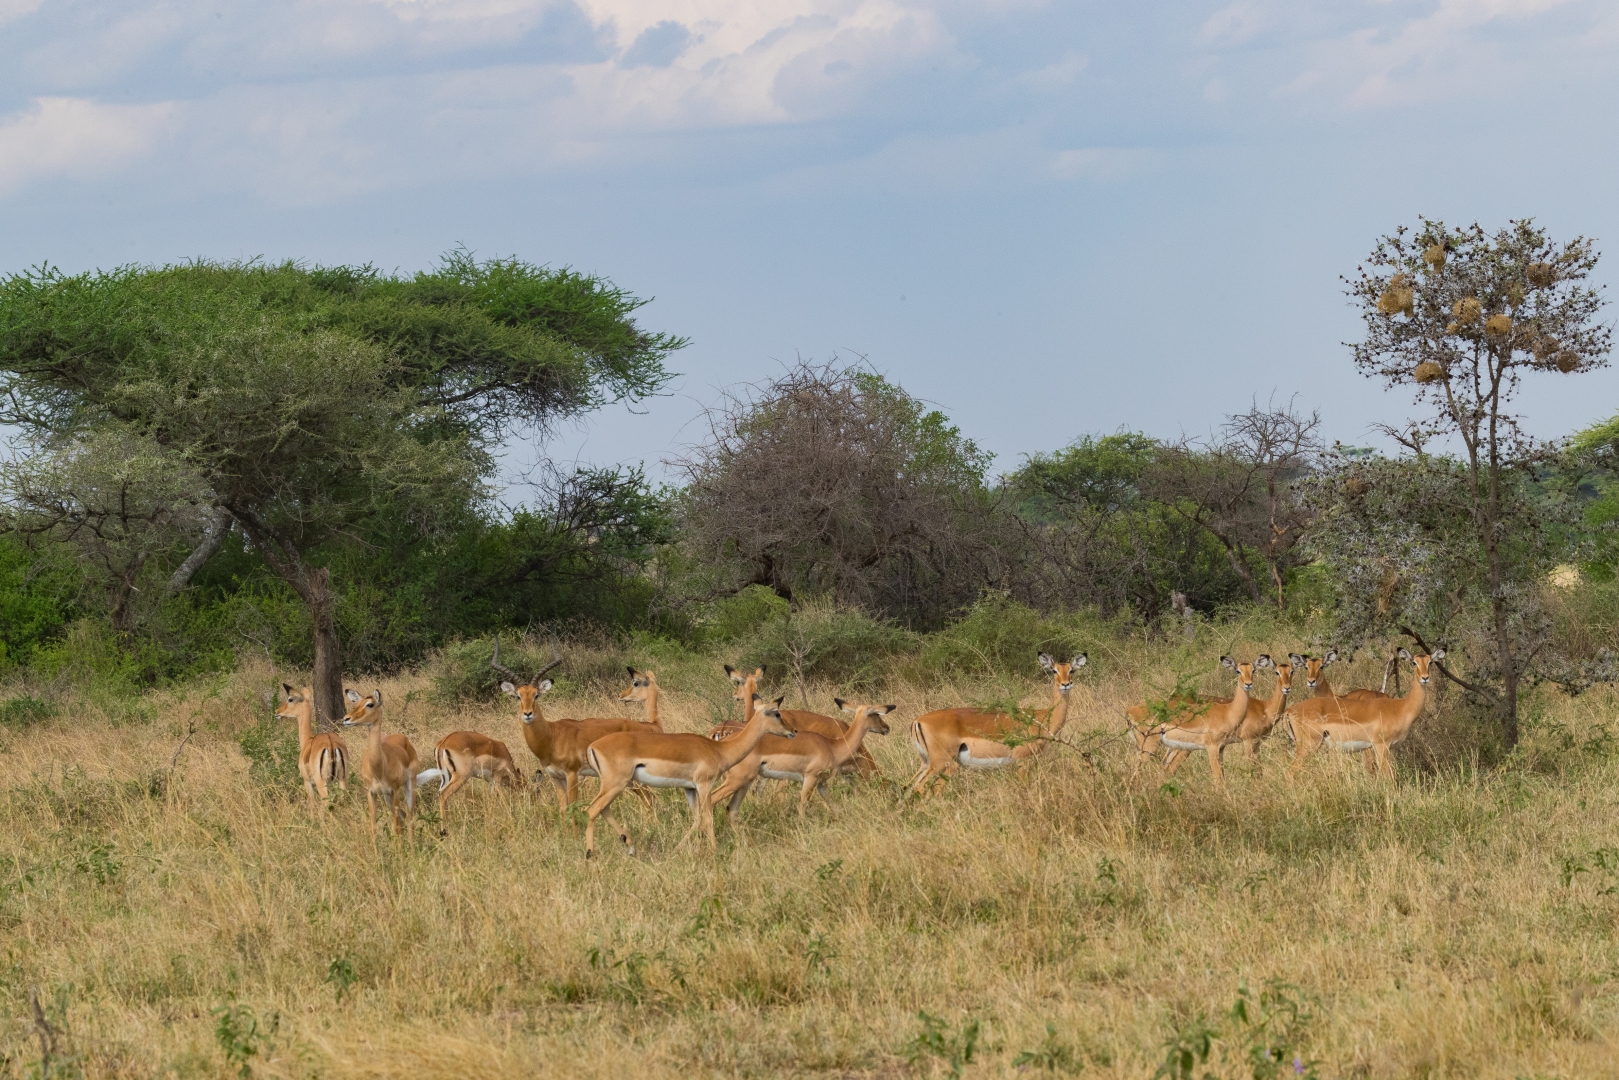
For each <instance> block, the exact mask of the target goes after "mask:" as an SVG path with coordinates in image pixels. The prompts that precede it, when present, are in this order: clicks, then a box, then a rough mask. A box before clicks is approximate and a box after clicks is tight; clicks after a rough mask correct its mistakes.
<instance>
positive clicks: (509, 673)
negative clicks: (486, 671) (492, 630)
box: [489, 634, 550, 685]
mask: <svg viewBox="0 0 1619 1080" xmlns="http://www.w3.org/2000/svg"><path fill="white" fill-rule="evenodd" d="M489 666H490V667H492V668H494V669H495V670H496V671H498V672H500V673H501V674H502V675H504V676H506V677H507V678H508V679H510V680H511V681H512V682H514V683H517V684H519V685H522V682H523V677H522V676H521V675H519V674H517V672H515V671H513V670H512V669H511V668H509V667H502V666H501V663H500V635H499V634H496V635H495V658H494V659H493V660H491V661H489ZM546 670H548V671H549V670H550V669H549V668H547V669H546Z"/></svg>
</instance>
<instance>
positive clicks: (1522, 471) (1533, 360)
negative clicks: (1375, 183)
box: [1346, 219, 1612, 746]
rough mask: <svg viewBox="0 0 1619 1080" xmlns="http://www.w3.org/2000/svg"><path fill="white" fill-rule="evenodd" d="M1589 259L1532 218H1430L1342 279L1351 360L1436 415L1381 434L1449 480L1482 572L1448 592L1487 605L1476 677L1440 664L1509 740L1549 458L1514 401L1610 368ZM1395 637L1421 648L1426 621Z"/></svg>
mask: <svg viewBox="0 0 1619 1080" xmlns="http://www.w3.org/2000/svg"><path fill="white" fill-rule="evenodd" d="M1596 262H1597V253H1596V250H1595V248H1594V247H1593V245H1592V243H1591V241H1589V240H1587V239H1585V238H1584V237H1576V238H1575V239H1573V240H1571V241H1568V242H1567V243H1563V244H1558V243H1556V242H1555V241H1553V240H1552V239H1551V238H1550V237H1549V236H1548V235H1547V234H1546V232H1545V230H1543V229H1541V228H1539V227H1537V226H1536V225H1535V224H1534V223H1533V222H1531V221H1527V220H1525V221H1514V222H1511V223H1510V224H1509V225H1508V226H1507V227H1506V228H1504V229H1500V230H1498V231H1496V232H1494V233H1487V232H1486V231H1485V230H1484V229H1483V228H1482V227H1480V226H1479V225H1477V224H1473V225H1471V226H1467V227H1464V228H1451V227H1449V226H1447V225H1445V224H1444V223H1443V222H1440V221H1429V220H1426V219H1424V220H1422V221H1421V222H1420V225H1419V227H1418V228H1416V229H1415V230H1409V229H1406V228H1404V227H1402V228H1400V229H1399V230H1397V231H1396V232H1395V233H1393V234H1392V235H1389V236H1385V237H1383V238H1382V239H1381V240H1379V241H1378V243H1377V246H1376V247H1375V248H1374V249H1373V251H1372V253H1371V255H1370V256H1369V257H1368V259H1367V260H1366V263H1365V264H1364V265H1362V266H1361V267H1360V268H1359V270H1358V272H1357V274H1356V275H1355V277H1353V278H1350V279H1346V285H1347V291H1348V294H1349V296H1350V299H1351V301H1352V302H1353V303H1355V304H1356V306H1358V307H1359V308H1360V309H1361V314H1362V318H1363V321H1364V324H1365V338H1364V340H1362V341H1360V342H1357V343H1354V344H1352V346H1351V348H1352V349H1353V350H1354V360H1355V366H1356V367H1357V368H1358V369H1359V370H1360V372H1361V374H1363V375H1365V376H1367V377H1368V378H1374V379H1381V380H1382V381H1383V383H1384V385H1385V386H1386V387H1388V388H1390V389H1395V388H1399V389H1405V390H1408V391H1410V392H1412V393H1413V394H1414V396H1415V398H1416V400H1417V401H1418V403H1420V404H1424V405H1427V406H1429V407H1430V409H1431V412H1429V413H1428V415H1427V416H1425V417H1420V418H1418V419H1417V420H1416V421H1414V422H1413V423H1411V424H1409V425H1401V426H1392V425H1390V426H1385V427H1384V429H1383V430H1384V431H1385V432H1386V433H1387V434H1388V435H1390V436H1391V437H1392V438H1394V439H1396V440H1397V441H1399V442H1401V443H1402V444H1403V445H1405V446H1406V447H1407V449H1409V450H1410V451H1411V452H1412V454H1413V460H1414V461H1415V462H1416V463H1417V464H1418V465H1419V466H1421V465H1423V463H1426V467H1427V469H1428V470H1430V471H1432V470H1438V471H1440V472H1444V473H1447V474H1451V475H1450V477H1449V479H1450V483H1449V484H1448V485H1441V486H1448V487H1449V488H1450V490H1453V491H1454V492H1455V493H1456V494H1455V498H1456V499H1459V501H1460V502H1459V507H1458V509H1459V511H1460V512H1461V514H1462V520H1463V522H1464V523H1465V526H1466V529H1467V533H1468V537H1467V540H1468V542H1467V545H1466V546H1467V547H1469V548H1471V549H1472V550H1473V551H1474V552H1475V553H1476V561H1475V565H1476V566H1477V568H1478V574H1477V576H1476V578H1475V579H1474V580H1473V581H1472V582H1471V583H1470V582H1469V581H1468V580H1467V579H1465V578H1464V579H1463V580H1461V581H1458V582H1456V583H1455V585H1454V588H1456V589H1459V590H1461V591H1460V592H1458V593H1456V603H1457V604H1461V603H1463V602H1474V603H1477V604H1478V605H1480V606H1481V607H1482V614H1483V623H1484V632H1483V634H1482V638H1481V641H1480V646H1479V648H1478V649H1475V650H1470V652H1469V655H1468V660H1469V663H1470V664H1471V665H1472V666H1473V671H1472V672H1470V675H1471V676H1472V677H1470V678H1468V679H1465V680H1464V679H1462V678H1460V677H1458V676H1457V675H1456V674H1455V673H1454V672H1452V671H1451V670H1450V668H1449V667H1447V666H1445V665H1438V667H1439V670H1440V671H1441V673H1442V674H1444V675H1445V677H1446V678H1448V679H1450V680H1452V681H1454V682H1456V683H1457V684H1458V685H1461V686H1462V687H1463V688H1464V689H1465V690H1466V691H1467V692H1468V693H1469V694H1470V695H1472V697H1473V698H1474V699H1476V700H1477V701H1479V702H1481V703H1483V704H1484V705H1485V706H1486V707H1488V708H1489V709H1490V711H1491V712H1492V713H1493V714H1494V715H1495V717H1496V718H1497V720H1498V721H1499V723H1500V725H1501V731H1502V735H1503V737H1504V739H1505V741H1506V743H1507V745H1509V746H1511V745H1513V744H1515V743H1516V742H1517V740H1518V719H1517V716H1518V695H1519V691H1520V688H1521V687H1522V685H1523V683H1524V680H1525V678H1526V677H1527V676H1529V675H1530V674H1531V671H1532V666H1533V664H1534V663H1535V661H1536V648H1537V643H1536V641H1535V635H1534V633H1532V628H1533V626H1534V625H1535V624H1536V622H1537V620H1535V619H1534V618H1533V617H1531V613H1530V610H1529V609H1530V606H1531V605H1532V602H1533V597H1532V590H1531V589H1530V588H1528V587H1527V582H1528V581H1529V579H1530V577H1531V576H1532V575H1530V574H1529V573H1528V571H1529V570H1530V569H1532V568H1533V567H1534V565H1535V558H1536V557H1535V555H1534V554H1533V553H1534V552H1536V551H1540V550H1544V548H1543V546H1542V545H1539V544H1537V543H1536V542H1535V539H1534V537H1533V531H1534V530H1535V529H1536V525H1535V521H1534V515H1533V514H1532V513H1531V514H1528V515H1526V514H1525V511H1524V499H1523V495H1522V492H1523V491H1524V489H1525V485H1526V484H1527V483H1528V482H1529V481H1530V480H1532V479H1533V474H1534V472H1535V470H1536V469H1537V468H1539V467H1540V466H1542V465H1543V464H1545V463H1546V462H1547V461H1549V459H1550V457H1551V455H1552V453H1553V452H1554V451H1555V447H1553V446H1549V445H1547V444H1543V443H1538V442H1537V441H1536V440H1534V439H1532V438H1530V437H1529V436H1528V435H1527V434H1526V433H1525V432H1524V431H1523V430H1522V428H1521V427H1520V425H1519V422H1518V418H1517V417H1516V416H1515V415H1514V414H1513V413H1512V412H1511V411H1510V410H1511V403H1512V401H1513V399H1514V397H1515V396H1516V394H1517V392H1518V390H1519V389H1520V387H1521V384H1522V380H1523V378H1524V377H1525V376H1527V375H1531V374H1534V375H1550V376H1553V377H1555V376H1557V375H1559V374H1576V373H1579V372H1584V371H1591V370H1593V369H1595V368H1598V367H1601V366H1604V365H1605V364H1606V363H1607V355H1608V351H1609V348H1610V345H1611V340H1612V327H1611V326H1608V325H1605V324H1602V323H1599V322H1598V321H1597V316H1598V314H1599V312H1600V311H1601V309H1602V307H1603V305H1604V303H1605V301H1604V299H1603V297H1602V295H1601V291H1600V290H1599V289H1596V288H1593V287H1591V286H1589V285H1588V284H1586V281H1587V279H1588V278H1589V276H1590V273H1591V270H1592V269H1593V268H1594V267H1595V265H1596ZM1435 440H1440V444H1439V445H1440V446H1442V447H1443V448H1445V449H1447V450H1451V451H1454V453H1455V455H1456V457H1455V459H1454V462H1453V461H1451V460H1449V459H1446V458H1444V457H1435V456H1433V455H1432V454H1431V453H1429V452H1428V451H1427V449H1426V447H1427V446H1428V445H1429V444H1432V443H1433V442H1434V441H1435ZM1423 482H1424V483H1425V482H1426V481H1423ZM1447 501H1449V500H1447ZM1526 530H1529V531H1530V532H1529V533H1528V534H1526ZM1433 625H1434V624H1430V627H1432V626H1433ZM1403 630H1404V632H1406V633H1407V634H1408V635H1409V636H1410V637H1411V638H1412V639H1413V640H1414V641H1415V642H1416V643H1417V644H1418V645H1419V646H1421V647H1424V648H1426V647H1428V645H1429V642H1428V641H1427V640H1426V638H1425V636H1424V635H1423V634H1422V632H1421V628H1420V627H1415V626H1411V625H1405V626H1403Z"/></svg>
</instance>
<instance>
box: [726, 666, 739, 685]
mask: <svg viewBox="0 0 1619 1080" xmlns="http://www.w3.org/2000/svg"><path fill="white" fill-rule="evenodd" d="M725 674H727V675H729V676H730V677H731V681H732V682H738V683H739V682H741V681H742V679H741V677H740V676H739V675H737V673H736V668H734V667H732V666H731V665H730V664H726V665H725Z"/></svg>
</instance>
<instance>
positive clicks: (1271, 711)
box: [1237, 653, 1304, 761]
mask: <svg viewBox="0 0 1619 1080" xmlns="http://www.w3.org/2000/svg"><path fill="white" fill-rule="evenodd" d="M1287 660H1288V662H1287V663H1285V664H1273V665H1272V666H1273V667H1275V668H1276V689H1275V690H1273V691H1272V692H1271V695H1270V700H1269V701H1260V700H1258V699H1256V698H1253V697H1250V698H1249V699H1248V714H1247V715H1246V716H1244V717H1243V718H1242V723H1241V724H1239V725H1238V726H1237V738H1238V739H1240V740H1241V741H1242V747H1243V749H1244V750H1246V751H1247V752H1248V760H1249V761H1258V760H1259V741H1260V740H1261V739H1263V738H1264V737H1265V736H1267V735H1269V734H1270V733H1271V730H1272V729H1273V728H1275V727H1276V721H1277V720H1279V719H1281V716H1282V711H1283V710H1284V709H1286V708H1287V699H1288V695H1289V694H1291V693H1292V692H1293V672H1294V671H1295V670H1297V669H1298V668H1300V667H1302V666H1303V665H1304V657H1302V656H1300V655H1299V654H1298V653H1288V655H1287Z"/></svg>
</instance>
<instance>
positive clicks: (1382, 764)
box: [1372, 743, 1394, 780]
mask: <svg viewBox="0 0 1619 1080" xmlns="http://www.w3.org/2000/svg"><path fill="white" fill-rule="evenodd" d="M1372 753H1373V754H1374V755H1376V759H1377V771H1378V772H1379V773H1380V774H1382V775H1383V776H1384V777H1385V778H1386V779H1389V780H1393V779H1394V752H1393V750H1392V749H1390V748H1389V747H1388V746H1387V745H1385V744H1384V743H1373V744H1372Z"/></svg>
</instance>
